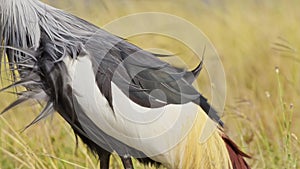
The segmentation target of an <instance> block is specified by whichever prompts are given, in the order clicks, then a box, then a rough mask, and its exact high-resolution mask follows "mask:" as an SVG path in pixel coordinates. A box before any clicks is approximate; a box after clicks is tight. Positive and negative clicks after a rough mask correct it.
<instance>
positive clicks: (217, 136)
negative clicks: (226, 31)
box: [0, 0, 249, 169]
mask: <svg viewBox="0 0 300 169" xmlns="http://www.w3.org/2000/svg"><path fill="white" fill-rule="evenodd" d="M0 2H1V5H0V17H1V20H0V24H1V25H0V42H1V44H2V48H3V49H4V52H5V53H6V55H5V54H3V55H0V59H1V60H3V59H4V60H5V59H7V62H8V63H9V68H10V70H12V73H13V80H14V82H13V83H12V84H11V85H9V86H7V87H5V88H3V89H2V90H1V91H4V90H7V89H9V88H12V87H17V86H23V87H25V89H26V90H25V91H22V92H18V93H16V94H18V95H19V98H18V99H17V100H16V101H15V102H13V103H11V104H10V105H9V106H8V107H7V108H5V109H4V110H3V112H2V113H4V112H7V111H8V110H10V109H12V108H13V107H15V106H17V105H19V104H21V103H23V102H25V101H27V100H30V99H33V100H37V101H43V102H45V103H46V104H45V106H44V108H43V110H42V111H41V113H40V114H39V115H38V116H37V117H36V118H35V119H34V120H33V121H32V123H30V124H29V126H30V125H32V124H35V123H36V122H38V121H40V120H41V119H43V118H45V117H47V116H48V115H50V114H52V113H54V112H55V111H57V112H58V113H59V114H60V115H61V116H62V117H63V118H64V119H65V120H66V121H67V122H68V123H69V124H70V126H71V127H72V129H73V130H74V132H75V134H76V135H77V136H79V137H80V138H81V139H82V140H83V142H84V143H85V144H87V145H88V147H89V148H90V149H91V150H92V151H93V152H94V153H95V154H97V155H98V156H99V159H100V167H101V168H103V169H104V168H108V167H109V165H108V161H109V156H110V154H111V153H112V152H116V153H117V154H118V155H119V156H120V157H121V159H122V162H123V164H124V167H125V168H132V167H133V166H132V162H131V157H135V158H137V159H138V160H139V161H141V162H143V163H148V162H150V163H153V164H156V165H160V164H162V165H164V166H166V167H168V168H191V167H192V166H193V167H196V168H200V167H201V168H235V169H238V168H249V166H248V165H247V164H246V162H245V161H244V159H243V157H248V156H247V155H246V154H244V153H242V152H241V151H240V150H239V149H238V148H237V146H236V145H235V144H234V143H233V142H232V141H231V140H230V139H229V138H228V137H227V136H226V135H225V134H224V133H223V132H222V130H221V127H222V126H223V122H222V121H221V120H220V117H219V116H218V114H217V112H216V110H214V108H213V107H212V106H210V104H209V103H208V101H207V99H206V98H205V97H203V96H202V95H201V94H200V93H199V92H198V91H197V90H196V89H195V88H194V87H193V86H192V83H193V81H194V80H195V79H196V78H197V76H198V74H199V72H200V70H201V68H202V62H201V63H200V64H199V65H198V66H197V67H196V68H195V69H194V70H192V71H187V70H185V69H182V68H176V67H173V66H172V65H170V64H168V63H166V62H164V61H162V60H160V59H159V58H158V57H157V56H156V55H155V54H152V53H150V52H147V51H144V50H142V49H141V48H139V47H137V46H135V45H133V44H131V43H129V42H127V41H126V40H124V39H122V38H120V37H117V36H115V35H112V34H110V33H108V32H106V31H104V30H102V29H100V28H98V27H97V26H95V25H93V24H91V23H89V22H87V21H85V20H83V19H80V18H78V17H76V16H74V15H71V14H69V13H66V12H64V11H62V10H59V9H56V8H53V7H51V6H49V5H46V4H44V3H42V2H40V1H38V0H26V1H24V0H0ZM6 56H7V57H6ZM2 113H1V114H2ZM157 116H160V118H159V119H155V117H157ZM204 123H211V125H214V126H217V125H218V124H219V125H220V126H219V128H217V127H216V130H215V131H214V132H213V134H212V136H211V137H210V138H209V139H208V140H207V141H206V143H203V144H202V143H201V144H200V143H199V140H198V139H199V138H200V135H201V131H202V130H203V128H204ZM29 126H28V127H29ZM191 155H192V158H193V159H194V161H193V162H192V161H189V159H190V158H191ZM237 160H238V163H237V162H236V161H237Z"/></svg>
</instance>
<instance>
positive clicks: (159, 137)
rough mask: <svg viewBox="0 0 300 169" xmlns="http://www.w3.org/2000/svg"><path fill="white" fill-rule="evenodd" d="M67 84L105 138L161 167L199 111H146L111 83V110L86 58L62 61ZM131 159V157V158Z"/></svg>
mask: <svg viewBox="0 0 300 169" xmlns="http://www.w3.org/2000/svg"><path fill="white" fill-rule="evenodd" d="M64 62H65V63H66V65H67V67H68V71H69V75H70V76H71V81H70V84H71V85H72V88H73V89H74V90H75V92H76V99H77V100H78V102H79V104H80V106H81V107H82V108H83V110H84V113H85V114H86V115H87V116H88V117H89V118H90V119H91V120H92V121H93V122H94V123H95V124H96V125H97V126H98V127H99V128H100V129H101V130H102V131H104V132H105V133H106V134H108V135H110V136H112V137H114V138H116V139H117V140H119V141H121V142H123V143H125V144H127V145H129V146H131V147H133V148H135V149H137V150H140V151H142V152H144V153H145V154H146V155H147V156H149V157H153V158H155V157H154V156H159V158H157V159H156V158H155V160H158V161H160V162H162V163H170V162H171V161H174V160H175V157H174V156H172V155H170V154H169V153H167V152H168V151H170V150H171V149H172V148H174V147H175V146H176V145H177V144H178V143H179V142H180V141H182V140H183V138H184V137H185V136H186V135H187V134H188V131H189V130H190V129H191V127H192V125H193V122H194V120H195V119H196V115H197V111H198V110H199V107H198V106H197V105H196V104H194V103H186V104H182V105H172V104H170V105H167V106H164V107H161V108H146V107H142V106H140V105H138V104H136V103H135V102H133V101H131V100H130V99H129V98H128V97H127V96H126V95H125V94H124V93H123V92H122V91H121V90H120V89H119V88H118V86H117V85H116V84H114V83H113V82H112V83H111V85H112V100H113V109H114V112H113V111H112V109H111V107H110V106H109V104H108V101H107V100H106V98H105V97H104V96H103V95H102V93H101V92H100V90H99V88H98V86H97V84H96V81H95V75H94V72H93V69H92V63H91V60H90V58H89V56H83V57H78V58H77V59H76V60H73V59H70V58H66V59H64ZM133 156H134V155H133Z"/></svg>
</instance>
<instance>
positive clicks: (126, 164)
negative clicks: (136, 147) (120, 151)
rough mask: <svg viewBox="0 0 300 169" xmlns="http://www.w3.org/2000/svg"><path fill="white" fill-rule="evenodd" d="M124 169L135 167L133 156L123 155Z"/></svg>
mask: <svg viewBox="0 0 300 169" xmlns="http://www.w3.org/2000/svg"><path fill="white" fill-rule="evenodd" d="M121 160H122V163H123V166H124V169H133V164H132V160H131V157H130V156H129V157H121Z"/></svg>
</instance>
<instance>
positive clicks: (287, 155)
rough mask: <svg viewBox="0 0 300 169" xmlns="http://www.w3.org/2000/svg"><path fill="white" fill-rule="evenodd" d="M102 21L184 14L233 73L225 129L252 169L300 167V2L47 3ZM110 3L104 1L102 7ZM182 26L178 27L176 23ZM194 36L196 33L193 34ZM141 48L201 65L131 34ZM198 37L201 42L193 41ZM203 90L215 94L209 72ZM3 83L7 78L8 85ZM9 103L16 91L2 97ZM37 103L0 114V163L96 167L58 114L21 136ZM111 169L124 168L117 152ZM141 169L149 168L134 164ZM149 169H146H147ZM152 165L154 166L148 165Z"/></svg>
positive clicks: (177, 49)
mask: <svg viewBox="0 0 300 169" xmlns="http://www.w3.org/2000/svg"><path fill="white" fill-rule="evenodd" d="M45 2H47V3H50V4H52V5H55V6H56V7H59V8H62V9H64V10H67V11H69V12H71V13H74V14H76V15H78V16H80V17H83V18H84V19H87V20H89V21H91V22H93V23H95V24H97V25H99V26H102V25H105V24H106V23H108V22H110V21H111V20H113V19H116V18H118V17H121V16H125V15H127V14H132V13H136V12H145V11H159V12H167V13H171V14H174V15H177V16H180V17H182V18H184V19H186V20H188V21H190V22H191V23H193V24H195V25H196V26H197V27H199V29H201V30H202V31H203V32H204V33H205V34H206V35H207V36H208V37H209V38H210V39H211V41H212V43H213V44H214V45H215V47H216V48H217V50H218V52H219V54H220V56H221V60H222V62H223V65H224V69H225V73H226V78H227V99H226V108H225V113H224V117H223V119H224V121H225V124H226V127H225V130H226V132H227V133H228V134H229V135H230V136H231V137H232V138H233V139H234V140H235V141H237V142H238V144H239V145H240V146H241V148H242V149H243V150H244V151H246V152H248V153H249V154H250V155H252V159H249V160H248V162H249V163H250V164H251V166H252V167H253V168H266V169H269V168H274V169H277V168H287V169H292V168H299V166H300V161H299V157H300V154H299V152H300V143H299V139H298V137H300V128H299V126H298V125H297V124H299V123H300V114H299V106H300V102H299V100H300V97H299V96H300V88H299V84H300V56H299V52H298V50H299V49H300V40H299V37H300V31H299V29H300V23H299V20H300V13H299V12H298V7H299V5H300V2H299V1H296V0H291V1H289V2H286V1H281V0H274V1H273V0H266V1H250V0H248V1H238V0H225V1H218V0H211V1H209V0H208V1H199V0H190V1H183V0H177V1H170V0H166V1H135V0H130V1H121V0H110V1H109V0H105V1H103V2H104V3H99V1H96V0H89V1H84V0H78V1H76V3H74V1H71V0H63V1H58V0H56V1H55V0H52V1H46V0H45ZM103 4H105V5H103ZM174 29H176V27H175V28H174ZM191 36H193V35H191ZM129 40H130V42H133V43H135V44H137V45H139V46H141V47H144V48H149V47H152V46H155V45H156V46H155V47H157V46H160V47H161V48H164V49H168V50H170V51H172V52H174V53H180V56H181V57H182V59H183V60H185V61H186V62H187V63H188V65H190V66H191V68H192V67H194V66H195V65H196V63H195V60H193V59H192V58H193V56H192V53H191V52H190V51H188V49H186V48H185V47H183V46H182V45H181V44H180V43H176V42H173V41H172V40H170V39H166V38H164V37H154V38H153V37H151V36H141V37H134V38H131V39H129ZM195 41H197V39H195ZM198 84H200V85H199V88H200V89H199V90H200V91H201V92H203V93H204V95H205V96H208V97H210V92H209V90H208V89H209V83H208V78H207V74H206V73H205V72H203V73H202V74H201V75H200V77H199V79H198ZM4 85H5V82H4ZM0 96H1V100H0V107H1V108H4V107H5V106H7V105H8V104H9V102H10V101H12V100H13V99H14V96H10V95H8V94H1V95H0ZM37 109H39V107H32V106H31V105H30V104H29V105H28V106H27V108H24V107H22V108H16V109H15V110H13V111H10V112H8V113H7V114H5V115H3V116H1V117H0V136H1V138H0V168H1V169H10V168H37V169H39V168H54V169H55V168H59V169H60V168H97V167H98V163H97V162H96V161H97V160H96V159H95V158H94V157H93V155H92V154H90V153H89V152H87V150H86V149H85V146H84V145H83V144H82V143H81V142H80V141H79V145H78V149H77V151H75V147H76V141H75V138H74V136H73V134H72V131H71V129H70V128H69V126H68V125H67V124H66V123H65V122H64V121H63V120H62V119H61V118H60V117H59V116H58V115H54V116H53V117H52V118H49V119H47V120H45V121H43V122H40V123H39V124H37V125H35V126H33V127H31V128H29V129H28V130H26V131H25V132H23V133H20V129H22V128H23V127H24V126H26V124H28V123H29V122H30V120H31V119H33V118H34V116H35V115H36V113H37ZM111 166H112V167H113V168H120V167H121V163H120V161H119V159H118V158H117V157H116V156H114V157H113V160H112V162H111ZM135 166H136V167H137V168H144V167H143V166H142V165H140V164H139V163H138V162H135ZM146 168H148V167H146ZM149 168H150V167H149Z"/></svg>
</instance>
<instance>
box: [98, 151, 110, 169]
mask: <svg viewBox="0 0 300 169" xmlns="http://www.w3.org/2000/svg"><path fill="white" fill-rule="evenodd" d="M110 154H111V153H110V152H108V151H103V152H102V153H101V154H99V160H100V169H109V159H110Z"/></svg>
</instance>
